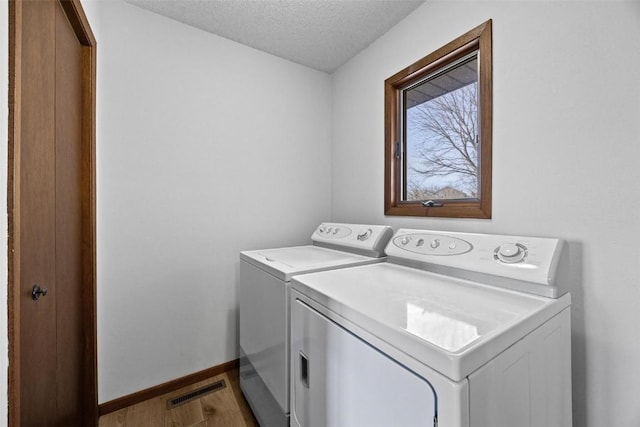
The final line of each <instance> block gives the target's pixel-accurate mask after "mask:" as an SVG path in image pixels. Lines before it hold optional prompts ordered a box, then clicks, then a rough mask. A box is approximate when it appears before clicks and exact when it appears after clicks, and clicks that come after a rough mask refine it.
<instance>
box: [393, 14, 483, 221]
mask: <svg viewBox="0 0 640 427" xmlns="http://www.w3.org/2000/svg"><path fill="white" fill-rule="evenodd" d="M491 50H492V49H491V20H489V21H487V22H485V23H484V24H482V25H480V26H479V27H476V28H474V29H473V30H471V31H469V32H468V33H466V34H464V35H462V36H460V37H458V38H457V39H455V40H454V41H452V42H451V43H449V44H447V45H446V46H444V47H442V48H440V49H438V50H437V51H435V52H433V53H431V54H429V55H427V56H426V57H424V58H422V59H421V60H419V61H418V62H416V63H414V64H412V65H410V66H409V67H407V68H405V69H404V70H402V71H400V72H398V73H396V74H395V75H393V76H391V77H389V78H388V79H387V80H386V81H385V215H404V216H433V217H449V218H491V121H492V71H491Z"/></svg>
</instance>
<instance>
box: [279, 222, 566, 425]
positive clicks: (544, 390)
mask: <svg viewBox="0 0 640 427" xmlns="http://www.w3.org/2000/svg"><path fill="white" fill-rule="evenodd" d="M564 247H565V245H564V244H563V242H562V241H561V240H558V239H551V238H535V237H521V236H498V235H482V234H470V233H450V232H435V231H425V230H409V229H401V230H399V231H398V232H397V233H396V235H395V236H394V237H393V238H392V239H391V241H390V242H389V244H388V246H387V248H386V254H387V256H388V259H387V262H385V263H382V264H375V265H366V266H358V267H353V268H347V269H342V270H335V271H326V272H320V273H312V274H305V275H303V276H296V277H294V278H293V280H292V284H291V299H290V304H291V340H292V343H291V354H290V361H291V370H292V374H291V425H292V426H296V427H325V426H331V427H341V426H344V427H347V426H348V427H359V426H363V427H364V426H366V427H375V426H380V427H383V426H384V427H388V426H394V427H414V426H429V427H430V426H434V427H436V426H437V427H528V426H535V427H569V426H571V424H572V418H571V417H572V416H571V344H570V341H571V337H570V334H571V328H570V302H571V299H570V298H571V297H570V294H569V293H568V292H567V289H566V286H567V278H568V277H569V275H568V272H569V270H568V266H567V264H568V263H567V259H566V258H567V255H566V250H565V249H564Z"/></svg>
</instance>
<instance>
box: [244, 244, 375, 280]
mask: <svg viewBox="0 0 640 427" xmlns="http://www.w3.org/2000/svg"><path fill="white" fill-rule="evenodd" d="M240 259H242V260H245V261H247V262H249V263H251V264H253V265H255V266H256V267H258V268H260V269H262V270H265V271H267V272H269V273H270V274H272V275H274V276H276V277H278V278H280V279H281V280H284V281H289V280H291V276H293V275H295V274H303V273H310V272H315V271H322V270H327V269H333V268H339V267H344V266H356V265H362V264H368V263H374V262H381V261H384V258H372V257H368V256H363V255H357V254H353V253H349V252H343V251H338V250H334V249H329V248H324V247H319V246H312V245H306V246H292V247H287V248H275V249H261V250H255V251H244V252H240Z"/></svg>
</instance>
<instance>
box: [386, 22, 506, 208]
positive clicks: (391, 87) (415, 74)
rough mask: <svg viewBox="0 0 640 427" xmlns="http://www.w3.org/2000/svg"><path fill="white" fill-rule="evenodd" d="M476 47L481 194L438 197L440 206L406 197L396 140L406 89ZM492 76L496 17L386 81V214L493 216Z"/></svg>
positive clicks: (401, 164)
mask: <svg viewBox="0 0 640 427" xmlns="http://www.w3.org/2000/svg"><path fill="white" fill-rule="evenodd" d="M476 50H477V51H478V61H479V75H478V98H479V102H478V104H479V107H480V109H479V116H480V121H479V122H480V129H479V132H480V176H479V179H480V194H479V198H478V199H473V200H434V202H437V203H436V204H437V205H440V206H433V207H429V206H424V204H423V202H422V201H404V200H402V189H401V188H400V186H401V182H402V179H401V178H402V175H403V174H404V171H403V162H402V159H401V158H396V144H397V143H398V142H399V141H400V136H401V127H402V126H403V123H402V120H401V118H400V113H401V110H400V105H401V104H400V103H401V96H402V91H403V90H404V89H406V88H407V87H409V86H411V85H412V84H414V83H416V82H418V81H420V80H422V79H424V78H425V77H427V76H428V75H430V74H433V73H434V72H435V71H437V70H439V69H442V68H445V67H446V66H448V65H449V64H452V63H453V62H455V61H456V60H458V59H460V58H462V57H464V56H465V55H468V54H469V53H471V52H473V51H476ZM492 76H493V72H492V21H491V20H488V21H486V22H484V23H483V24H481V25H479V26H477V27H476V28H474V29H472V30H471V31H469V32H467V33H466V34H463V35H462V36H460V37H458V38H457V39H455V40H453V41H452V42H450V43H448V44H446V45H445V46H443V47H441V48H440V49H438V50H436V51H435V52H432V53H430V54H429V55H427V56H425V57H424V58H422V59H420V60H419V61H417V62H415V63H413V64H411V65H409V66H408V67H406V68H405V69H403V70H401V71H399V72H398V73H396V74H394V75H393V76H391V77H389V78H388V79H386V80H385V83H384V96H385V124H384V126H385V151H384V175H385V178H384V213H385V215H395V216H424V217H445V218H484V219H486V218H491V157H492V154H491V153H492V121H493V96H492V93H493V77H492ZM400 143H402V142H400ZM403 152H404V150H403ZM400 157H402V156H400Z"/></svg>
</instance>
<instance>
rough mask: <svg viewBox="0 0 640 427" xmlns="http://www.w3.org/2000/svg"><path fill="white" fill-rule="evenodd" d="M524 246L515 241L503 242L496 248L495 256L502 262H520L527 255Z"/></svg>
mask: <svg viewBox="0 0 640 427" xmlns="http://www.w3.org/2000/svg"><path fill="white" fill-rule="evenodd" d="M526 249H527V248H525V247H524V246H522V245H520V244H517V243H503V244H502V245H500V246H498V247H497V248H496V251H495V253H496V257H497V259H499V260H500V261H502V262H505V263H507V264H513V263H516V262H520V261H522V260H523V259H524V257H525V256H526V255H527V253H526Z"/></svg>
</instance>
